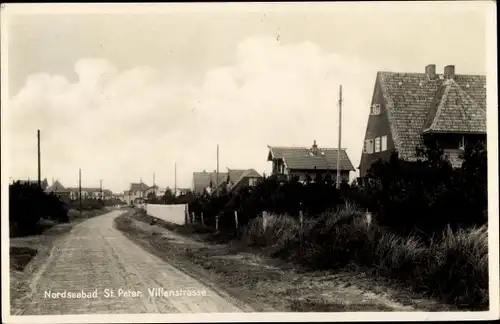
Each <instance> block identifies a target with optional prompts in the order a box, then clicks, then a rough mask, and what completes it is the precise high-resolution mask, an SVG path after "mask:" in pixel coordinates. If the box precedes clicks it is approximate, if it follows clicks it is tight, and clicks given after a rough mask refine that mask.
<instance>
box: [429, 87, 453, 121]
mask: <svg viewBox="0 0 500 324" xmlns="http://www.w3.org/2000/svg"><path fill="white" fill-rule="evenodd" d="M453 83H454V82H453V80H451V79H450V80H446V81H445V82H443V84H442V85H441V87H443V86H444V87H445V88H444V92H443V94H442V95H441V99H440V101H439V104H438V106H437V108H436V115H435V116H434V118H433V120H432V123H431V125H430V126H429V128H428V129H432V128H434V127H436V123H437V120H438V119H439V117H441V114H442V113H443V103H444V102H445V101H446V99H447V98H448V93H449V92H450V89H451V87H452V86H453ZM438 93H439V90H438Z"/></svg>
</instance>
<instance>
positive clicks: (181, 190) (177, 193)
mask: <svg viewBox="0 0 500 324" xmlns="http://www.w3.org/2000/svg"><path fill="white" fill-rule="evenodd" d="M173 191H174V190H173ZM190 192H191V189H189V188H177V189H175V196H176V197H179V196H183V195H187V194H188V193H190Z"/></svg>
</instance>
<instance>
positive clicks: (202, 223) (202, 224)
mask: <svg viewBox="0 0 500 324" xmlns="http://www.w3.org/2000/svg"><path fill="white" fill-rule="evenodd" d="M201 227H205V220H204V219H203V212H201Z"/></svg>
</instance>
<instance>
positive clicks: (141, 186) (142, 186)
mask: <svg viewBox="0 0 500 324" xmlns="http://www.w3.org/2000/svg"><path fill="white" fill-rule="evenodd" d="M148 188H149V186H148V185H147V184H145V183H144V182H141V183H131V184H130V190H131V191H144V190H146V189H148Z"/></svg>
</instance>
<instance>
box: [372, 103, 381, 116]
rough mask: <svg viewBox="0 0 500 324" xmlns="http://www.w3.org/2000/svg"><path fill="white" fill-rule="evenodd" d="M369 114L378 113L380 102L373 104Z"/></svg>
mask: <svg viewBox="0 0 500 324" xmlns="http://www.w3.org/2000/svg"><path fill="white" fill-rule="evenodd" d="M370 114H371V115H380V104H373V105H372V108H371V110H370Z"/></svg>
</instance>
